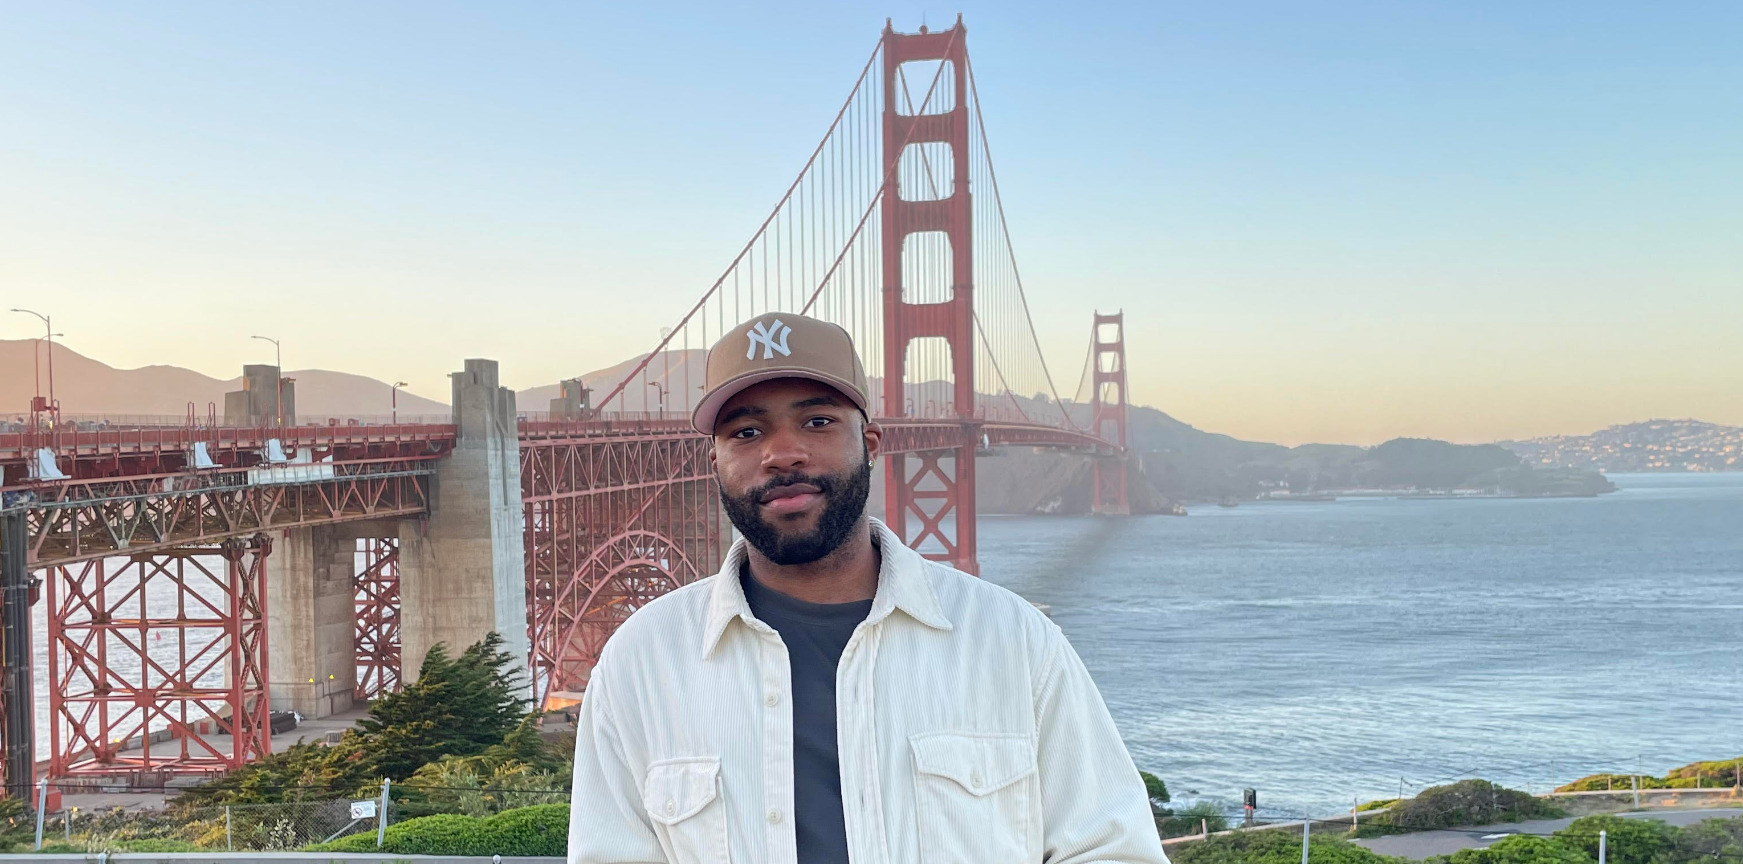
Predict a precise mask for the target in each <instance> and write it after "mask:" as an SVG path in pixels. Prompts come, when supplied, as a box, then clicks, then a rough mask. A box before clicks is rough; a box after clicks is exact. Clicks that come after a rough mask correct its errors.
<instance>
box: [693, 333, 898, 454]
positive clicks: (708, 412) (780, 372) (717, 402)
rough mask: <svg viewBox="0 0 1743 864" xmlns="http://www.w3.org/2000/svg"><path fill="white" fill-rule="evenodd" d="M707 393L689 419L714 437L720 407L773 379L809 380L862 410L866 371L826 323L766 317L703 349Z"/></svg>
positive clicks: (846, 340) (847, 341) (846, 339)
mask: <svg viewBox="0 0 1743 864" xmlns="http://www.w3.org/2000/svg"><path fill="white" fill-rule="evenodd" d="M705 378H706V379H707V380H706V381H705V382H704V384H703V387H704V389H706V390H707V393H706V394H704V395H703V397H702V403H701V404H699V405H697V406H696V411H695V413H693V414H692V415H691V416H690V421H691V422H692V423H693V424H695V426H696V431H698V432H701V433H702V434H704V435H713V434H714V420H715V418H716V417H718V416H720V407H721V406H722V405H725V404H726V402H727V400H729V399H731V398H732V397H734V396H737V395H738V394H739V393H740V392H741V391H743V390H744V389H745V388H748V387H750V386H752V385H754V384H760V383H762V382H764V381H772V380H774V379H776V378H809V379H811V380H812V381H819V382H822V383H824V384H828V385H829V386H831V387H834V388H835V389H837V390H840V391H841V392H842V394H843V395H845V396H846V397H847V398H849V399H852V400H853V404H854V405H855V406H857V407H858V408H859V410H860V412H861V413H864V414H866V415H867V416H870V413H871V412H870V409H869V408H867V406H866V395H865V393H866V389H867V388H866V381H865V367H864V366H862V365H860V362H859V354H858V352H856V351H854V350H853V337H852V336H849V335H848V333H847V331H846V330H843V329H841V328H840V327H839V326H837V325H835V324H831V323H829V322H828V321H819V320H818V319H816V318H807V317H805V316H803V315H794V314H792V313H790V312H766V313H764V314H762V315H758V316H757V317H755V318H752V319H750V320H749V321H746V322H744V323H743V324H740V325H738V326H737V327H734V328H733V329H732V330H731V331H729V332H728V333H727V334H726V335H725V336H722V337H720V341H719V342H716V343H714V347H713V348H710V349H708V371H707V373H706V375H705Z"/></svg>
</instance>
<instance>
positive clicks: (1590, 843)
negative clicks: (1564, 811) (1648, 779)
mask: <svg viewBox="0 0 1743 864" xmlns="http://www.w3.org/2000/svg"><path fill="white" fill-rule="evenodd" d="M1599 831H1603V832H1605V833H1606V835H1607V837H1606V842H1605V858H1606V859H1607V861H1608V864H1651V862H1652V860H1653V858H1654V857H1656V856H1657V855H1658V854H1659V853H1662V852H1669V851H1670V850H1672V849H1673V848H1675V846H1676V839H1677V830H1676V829H1675V828H1672V827H1670V826H1669V825H1666V824H1665V823H1663V822H1660V821H1659V820H1657V819H1624V818H1622V817H1621V816H1608V815H1606V816H1587V817H1585V818H1583V819H1575V820H1574V821H1573V824H1571V825H1569V826H1567V827H1566V828H1563V829H1562V830H1560V831H1557V832H1555V836H1556V839H1558V840H1560V841H1561V842H1563V843H1566V844H1567V845H1569V846H1574V847H1577V848H1579V849H1582V850H1584V851H1585V854H1586V855H1587V856H1588V857H1590V858H1592V859H1593V860H1594V861H1595V860H1597V858H1598V832H1599Z"/></svg>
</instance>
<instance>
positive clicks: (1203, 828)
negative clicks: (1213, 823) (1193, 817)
mask: <svg viewBox="0 0 1743 864" xmlns="http://www.w3.org/2000/svg"><path fill="white" fill-rule="evenodd" d="M1198 836H1200V837H1205V838H1208V837H1210V820H1209V819H1200V820H1198Z"/></svg>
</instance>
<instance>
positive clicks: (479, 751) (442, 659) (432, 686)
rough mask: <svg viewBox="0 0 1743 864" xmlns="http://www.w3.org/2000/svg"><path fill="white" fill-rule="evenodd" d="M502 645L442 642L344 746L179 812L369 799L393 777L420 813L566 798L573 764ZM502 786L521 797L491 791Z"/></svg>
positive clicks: (252, 774)
mask: <svg viewBox="0 0 1743 864" xmlns="http://www.w3.org/2000/svg"><path fill="white" fill-rule="evenodd" d="M502 644H503V641H502V637H501V636H500V635H498V634H495V633H492V634H490V635H489V636H487V637H486V638H485V639H484V641H482V642H479V643H478V644H476V645H473V646H471V647H470V648H467V649H466V650H465V651H463V652H461V654H460V656H458V657H451V656H449V654H448V651H447V649H446V647H445V646H443V645H436V646H435V647H434V648H431V649H430V652H429V654H428V655H426V656H425V658H424V663H423V666H422V667H421V668H420V670H419V673H418V678H417V681H416V682H415V683H413V684H411V685H409V686H407V687H406V688H405V689H404V690H402V691H400V692H399V693H392V694H389V695H387V696H384V697H382V698H381V699H378V700H376V701H375V702H374V703H372V704H371V705H370V706H369V716H368V717H367V718H365V719H363V720H362V721H360V722H359V723H358V728H357V729H353V730H348V731H347V732H346V733H345V734H344V735H343V736H342V737H341V738H340V739H339V742H338V743H337V744H333V745H330V746H326V745H322V744H318V743H312V744H295V745H292V746H290V747H289V748H286V749H285V750H284V752H282V753H275V754H273V755H271V756H268V757H266V758H264V759H261V760H259V761H257V762H253V763H251V764H249V765H247V766H245V767H242V768H239V769H237V770H235V771H231V772H229V773H227V774H225V775H224V776H222V777H220V778H218V779H216V780H213V781H212V782H210V783H206V784H203V785H201V786H198V787H195V788H194V789H191V790H189V791H188V792H186V793H184V794H182V795H181V796H180V797H178V798H177V799H176V800H175V806H176V807H177V808H178V809H188V808H194V807H207V806H214V805H222V804H261V803H276V802H283V801H325V800H330V799H334V798H369V797H372V796H374V795H376V794H378V793H379V791H380V789H381V781H382V779H383V778H386V779H389V780H392V781H393V782H394V784H395V785H394V787H393V789H392V794H393V796H394V800H395V802H396V803H398V804H399V805H400V806H401V807H402V808H404V810H405V812H408V813H411V814H413V815H425V814H430V813H436V812H442V811H444V810H450V811H456V812H463V813H469V814H472V815H484V814H486V813H492V812H496V811H498V810H502V809H506V808H508V807H513V806H518V805H522V804H530V803H543V801H545V800H548V796H544V797H539V796H532V795H531V791H532V790H538V791H543V792H550V791H566V790H567V789H568V785H569V780H568V770H569V768H568V764H569V763H568V759H567V758H566V756H565V755H564V754H562V753H560V752H558V750H557V748H553V747H551V746H550V745H548V744H547V743H546V742H545V741H544V740H543V739H542V738H541V737H540V736H539V734H538V731H537V729H536V728H535V727H534V721H535V718H534V717H533V716H531V715H528V714H527V706H528V703H527V700H525V699H523V698H521V697H520V696H519V695H518V693H519V691H520V686H521V682H520V680H519V674H518V673H516V672H512V671H510V670H511V669H512V668H513V666H514V664H515V659H514V657H513V656H511V655H510V654H508V652H506V651H503V650H502ZM498 781H500V782H501V784H502V785H504V786H506V787H509V789H511V790H512V791H511V792H509V793H504V794H498V793H494V792H483V791H481V790H482V789H485V788H493V787H495V786H496V785H497V782H498Z"/></svg>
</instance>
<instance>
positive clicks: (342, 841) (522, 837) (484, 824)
mask: <svg viewBox="0 0 1743 864" xmlns="http://www.w3.org/2000/svg"><path fill="white" fill-rule="evenodd" d="M568 839H569V805H567V804H541V805H538V806H534V807H522V808H520V809H518V810H507V811H504V812H502V813H498V814H495V815H493V816H486V817H482V818H480V817H475V816H458V815H454V814H449V813H444V814H439V815H435V816H425V817H422V818H419V819H412V820H410V821H408V822H401V823H400V824H398V825H390V826H388V829H387V837H386V838H385V841H384V842H383V844H382V846H381V848H380V850H379V851H381V852H384V853H387V854H389V855H504V856H508V855H544V856H561V855H563V854H564V853H565V851H566V850H567V847H568ZM307 851H310V852H375V851H378V850H377V849H376V846H375V832H373V831H371V832H366V833H362V834H353V835H351V836H349V837H341V838H339V839H338V840H335V841H333V842H331V843H322V844H317V845H314V846H310V847H308V849H307Z"/></svg>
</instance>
